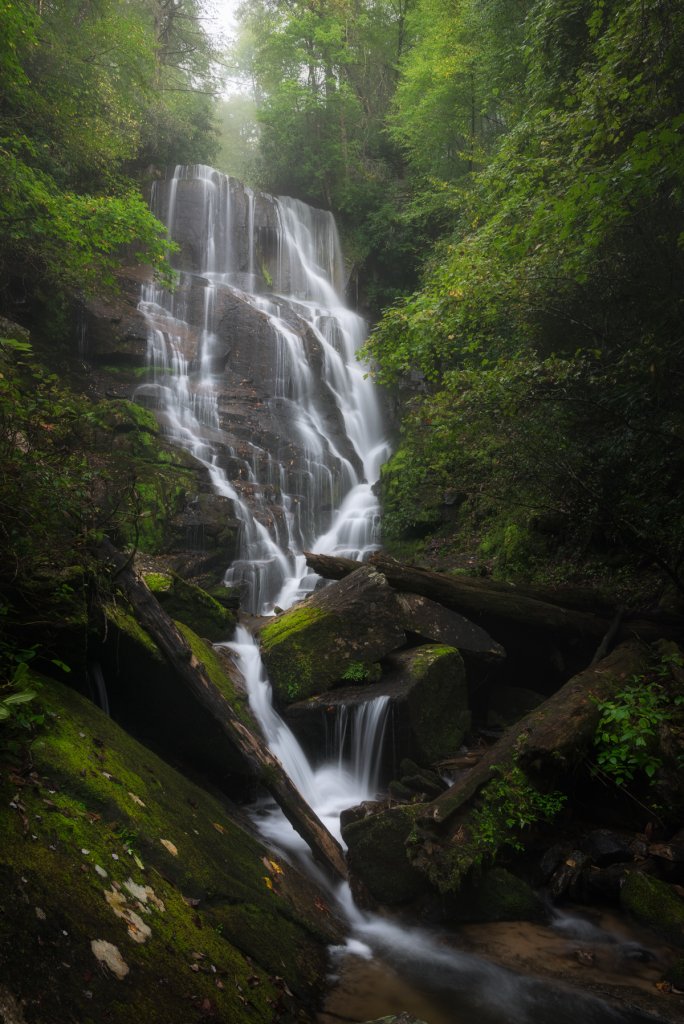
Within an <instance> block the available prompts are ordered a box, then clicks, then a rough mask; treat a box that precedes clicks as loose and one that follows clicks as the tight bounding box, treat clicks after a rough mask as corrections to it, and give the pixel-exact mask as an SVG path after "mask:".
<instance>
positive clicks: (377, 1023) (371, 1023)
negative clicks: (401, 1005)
mask: <svg viewBox="0 0 684 1024" xmlns="http://www.w3.org/2000/svg"><path fill="white" fill-rule="evenodd" d="M366 1024H425V1021H424V1020H418V1018H417V1017H412V1016H411V1014H410V1013H399V1014H395V1013H393V1014H390V1016H389V1017H377V1018H376V1019H375V1020H368V1021H366Z"/></svg>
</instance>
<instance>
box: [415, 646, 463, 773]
mask: <svg viewBox="0 0 684 1024" xmlns="http://www.w3.org/2000/svg"><path fill="white" fill-rule="evenodd" d="M410 673H411V676H412V678H413V679H414V680H417V681H419V682H420V685H419V686H415V687H414V688H413V689H412V690H411V692H410V694H409V698H408V706H409V713H410V721H411V733H412V736H413V740H414V744H415V748H416V755H417V758H418V760H419V761H420V762H421V763H423V764H433V763H434V762H435V761H438V760H440V758H443V757H449V756H451V755H453V754H455V753H456V751H457V750H458V749H459V747H460V746H461V744H462V743H463V738H464V736H465V733H466V731H467V730H468V728H469V727H470V712H469V711H468V693H467V687H466V680H465V667H464V665H463V659H462V658H461V655H460V653H459V652H458V651H457V650H456V648H455V647H448V646H445V645H440V644H426V645H424V646H423V647H420V648H418V649H417V650H416V651H415V652H412V658H411V662H410Z"/></svg>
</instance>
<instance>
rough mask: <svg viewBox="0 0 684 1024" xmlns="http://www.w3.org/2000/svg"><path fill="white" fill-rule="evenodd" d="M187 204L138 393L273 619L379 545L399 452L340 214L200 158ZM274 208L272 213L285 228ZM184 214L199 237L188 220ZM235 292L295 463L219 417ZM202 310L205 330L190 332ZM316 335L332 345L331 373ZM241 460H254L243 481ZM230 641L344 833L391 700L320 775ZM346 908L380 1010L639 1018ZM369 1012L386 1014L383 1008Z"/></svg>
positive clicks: (515, 1022)
mask: <svg viewBox="0 0 684 1024" xmlns="http://www.w3.org/2000/svg"><path fill="white" fill-rule="evenodd" d="M188 198H189V199H191V200H192V202H193V203H194V206H193V219H192V224H191V226H190V227H191V230H190V235H191V236H192V241H193V251H194V252H195V261H194V264H193V265H192V267H191V269H189V270H188V269H186V270H184V271H183V273H182V274H181V278H180V287H179V289H178V290H177V292H176V293H175V294H169V293H168V292H165V291H163V290H162V289H160V288H158V287H157V286H155V285H147V286H145V288H144V289H143V294H142V298H141V303H140V308H141V309H142V311H143V312H144V314H145V316H146V318H147V321H148V327H149V343H148V348H149V365H150V380H149V381H148V382H147V383H146V384H145V385H143V386H142V387H141V388H140V398H141V399H142V400H144V401H146V402H147V403H148V404H155V405H156V407H157V410H158V413H159V416H160V419H161V421H162V423H163V425H164V427H165V429H166V431H167V433H168V434H169V435H170V436H171V437H172V438H173V439H174V440H175V441H176V442H177V443H178V444H180V445H183V446H184V447H185V448H187V449H188V450H189V451H190V452H191V453H192V455H193V456H194V457H195V458H196V459H197V460H199V462H201V463H202V465H204V466H205V467H206V469H207V471H208V473H209V475H210V478H211V482H212V484H213V486H214V488H215V490H216V492H217V493H218V494H220V495H223V496H224V497H226V498H228V499H230V500H231V501H232V503H233V508H234V511H235V515H236V516H237V518H238V519H239V521H240V524H241V530H240V539H239V552H238V557H237V559H236V560H235V562H234V563H233V565H232V566H231V567H230V568H229V569H228V571H227V574H226V582H227V583H238V582H239V583H242V584H243V586H244V587H245V589H246V597H245V600H244V606H245V607H246V608H247V609H248V610H250V611H253V612H258V613H260V614H268V613H269V612H271V611H272V610H273V608H274V607H275V606H280V607H288V606H289V605H291V604H292V603H293V602H294V601H295V600H297V599H298V598H299V597H301V596H303V595H304V594H305V593H307V592H309V591H310V590H311V589H313V587H314V585H315V583H316V578H315V577H312V576H311V574H310V573H308V571H307V569H306V564H305V559H304V556H303V554H302V552H303V551H304V550H306V549H312V550H315V551H319V552H324V553H340V554H344V555H347V556H350V557H353V558H357V559H362V558H364V557H365V556H366V555H367V554H368V553H369V552H371V551H373V550H375V549H377V547H378V543H379V536H378V521H379V510H378V507H377V502H376V499H375V496H374V494H373V491H372V485H373V483H374V481H375V480H376V479H377V477H378V474H379V469H380V466H381V464H382V462H383V460H384V458H385V457H386V454H387V443H386V441H385V439H384V430H383V424H382V417H381V415H380V407H379V403H378V399H377V395H376V394H375V391H374V389H373V386H372V384H371V382H370V381H369V380H367V379H366V378H365V376H364V372H363V370H362V368H361V367H360V366H359V365H358V364H357V362H356V360H355V352H356V349H357V348H358V346H359V345H360V344H361V342H362V341H363V338H364V335H365V324H364V322H363V321H362V320H361V318H360V317H358V316H356V314H354V313H353V312H351V311H350V310H348V309H346V308H345V306H344V304H343V302H342V299H341V298H340V290H341V282H342V278H343V264H342V259H341V254H340V249H339V242H338V240H337V233H336V229H335V224H334V220H333V218H332V216H331V215H330V214H326V213H323V212H322V211H316V210H312V209H311V208H310V207H308V206H305V204H303V203H300V202H297V201H295V200H291V199H283V198H279V199H271V198H270V197H263V196H261V197H260V196H258V195H255V194H254V193H252V192H251V191H250V190H249V189H244V188H243V187H242V186H241V185H239V183H236V182H233V181H231V180H230V179H229V178H227V177H226V176H225V175H223V174H220V173H218V172H216V171H213V170H212V169H211V168H208V167H204V166H202V165H193V166H190V167H178V168H176V170H175V172H174V174H173V176H172V178H171V179H170V181H169V182H167V183H166V184H165V187H164V189H163V190H162V189H161V186H160V187H159V188H157V189H156V192H155V195H153V204H152V205H153V209H154V211H155V213H156V214H157V215H158V216H159V217H160V218H161V219H163V220H164V221H165V223H166V224H167V226H168V230H169V236H170V237H171V238H174V237H176V227H177V223H180V220H181V219H182V218H181V204H182V202H186V201H188ZM269 204H270V207H269ZM265 208H266V212H267V213H268V210H269V209H270V211H271V212H270V214H269V215H270V216H271V222H269V223H266V221H265V220H264V217H265V214H264V209H265ZM184 216H185V222H186V223H185V227H184V229H183V230H184V231H185V232H186V234H187V233H188V230H189V229H188V225H187V220H188V217H187V212H186V214H185V215H184ZM260 218H261V220H260ZM266 220H268V218H267V217H266ZM274 225H275V227H274ZM274 231H275V247H274V246H273V245H271V249H272V250H274V251H272V252H271V253H270V256H268V262H269V266H268V268H266V269H264V266H263V265H264V261H265V260H266V259H267V255H268V254H265V244H264V240H268V239H271V241H272V237H271V236H272V235H273V232H274ZM260 232H261V234H260ZM266 248H267V247H266ZM186 265H187V264H186ZM267 286H268V287H267ZM266 292H268V293H266ZM226 295H228V296H232V297H233V299H239V301H240V302H241V303H247V304H248V305H250V306H251V307H252V309H253V310H254V311H255V314H256V315H257V316H258V317H259V318H261V320H262V321H263V322H264V323H265V324H266V331H267V336H268V339H269V341H270V345H271V351H272V371H273V381H274V393H273V395H272V396H271V397H270V399H269V402H271V403H273V408H274V409H276V408H277V410H278V412H279V413H280V412H282V410H285V413H286V414H287V418H288V423H289V424H291V425H292V427H293V430H294V434H295V436H296V438H297V440H298V445H299V456H298V459H297V467H296V469H294V470H293V468H292V460H290V461H289V462H288V460H287V459H285V458H283V457H281V454H280V453H279V451H277V450H268V449H266V448H264V447H263V446H259V445H257V444H256V443H254V441H253V440H252V439H248V440H247V441H246V442H245V443H243V445H242V448H241V450H240V451H239V452H238V451H235V450H231V451H230V452H229V455H230V458H229V459H228V460H226V457H225V456H226V450H227V448H228V447H230V445H229V442H228V441H227V436H228V435H227V431H228V430H229V428H230V422H229V420H230V411H228V412H227V413H226V412H225V410H223V411H222V410H221V408H220V403H219V400H218V387H217V384H218V381H217V376H216V373H215V368H214V367H215V356H216V354H217V352H218V351H219V350H220V348H221V337H220V332H221V318H220V316H219V312H218V311H219V309H220V307H221V304H222V303H223V302H224V301H225V298H226ZM198 296H201V301H198ZM198 306H199V307H201V323H200V324H199V325H197V323H195V324H192V323H191V322H190V321H191V316H192V311H193V310H194V311H195V313H196V311H197V308H198ZM305 336H308V337H313V338H314V339H315V343H316V344H317V345H318V346H320V351H321V352H322V359H320V360H319V363H318V364H317V365H313V364H312V362H311V359H310V354H311V346H310V345H309V346H308V347H307V345H306V344H305V343H304V341H303V339H304V337H305ZM317 366H318V367H319V369H317ZM331 401H332V402H333V403H334V406H335V408H336V421H337V422H338V423H342V424H343V425H344V433H345V434H346V437H342V438H340V434H339V431H337V433H336V431H335V430H333V429H332V428H331V427H330V422H331V416H330V408H331V407H330V405H329V404H326V403H330V402H331ZM343 448H344V451H343V450H342V449H343ZM345 452H346V453H347V454H345ZM352 453H353V455H352ZM227 464H230V465H233V466H236V465H237V467H238V473H237V474H235V475H232V476H231V477H230V478H229V476H228V474H227V472H226V465H227ZM266 495H269V496H270V502H271V508H272V504H273V500H274V498H273V495H276V499H277V502H278V503H279V515H277V516H273V515H272V512H271V511H270V510H269V507H268V503H267V500H266ZM226 646H228V647H229V648H230V649H231V650H232V652H233V654H234V655H235V657H236V659H237V660H238V662H239V666H240V669H241V671H242V674H243V676H244V677H245V680H246V682H247V685H248V691H249V699H250V704H251V707H252V710H253V713H254V714H255V716H256V718H257V719H258V721H259V723H260V725H261V728H262V730H263V732H264V735H265V737H266V739H267V741H268V743H269V746H270V748H271V750H272V751H273V753H274V754H275V755H276V756H277V757H278V758H279V760H280V761H281V763H282V764H283V766H284V768H285V770H286V771H287V772H288V774H289V775H290V777H291V778H292V780H293V782H294V783H295V785H296V786H297V787H298V789H299V790H300V791H301V793H302V794H303V796H304V798H305V799H306V800H307V802H308V803H309V804H310V805H311V806H312V808H313V809H314V810H315V811H316V813H317V814H318V816H319V817H320V818H321V820H322V821H323V822H324V823H325V824H326V826H327V827H328V829H329V830H330V832H331V833H333V834H334V835H336V836H337V837H338V838H340V830H339V815H340V812H341V811H342V810H343V809H344V808H346V807H350V806H353V805H356V804H358V803H360V802H361V801H363V800H367V799H370V798H373V797H374V796H375V795H376V790H377V787H378V783H379V779H378V770H379V763H380V754H381V745H382V737H383V732H384V728H385V724H386V721H387V701H386V700H380V701H375V702H372V703H370V702H369V703H368V704H367V705H365V706H362V707H361V708H358V709H356V710H355V711H354V712H353V713H352V712H349V713H347V714H343V715H341V716H340V718H339V719H338V732H337V744H336V747H337V749H336V752H334V754H333V757H332V758H331V760H329V761H328V762H327V763H325V764H323V765H319V766H317V767H314V766H312V765H311V764H310V763H309V762H308V759H307V758H306V756H305V755H304V753H303V751H302V749H301V747H300V746H299V744H298V742H297V740H296V738H295V737H294V735H293V734H292V732H291V731H290V730H289V728H288V727H287V726H286V725H285V723H284V722H283V721H282V719H281V718H280V717H279V716H278V715H277V714H276V712H275V711H274V709H273V707H272V704H271V694H270V685H269V683H268V680H267V678H266V676H265V673H264V670H263V667H262V663H261V658H260V654H259V651H258V648H257V646H256V644H255V642H254V640H253V638H252V637H251V635H250V634H249V633H248V632H247V631H246V630H245V629H243V628H240V629H239V630H238V632H237V634H236V636H235V638H234V640H233V641H232V642H231V643H229V644H227V645H226ZM345 751H350V752H351V753H349V754H347V755H345V753H344V752H345ZM255 820H256V822H257V824H258V827H259V829H260V830H261V831H262V833H263V834H264V835H265V836H266V837H267V838H268V839H269V840H270V841H271V842H273V843H274V844H276V845H277V846H278V847H280V848H284V849H285V850H286V851H289V852H290V853H292V854H294V855H296V856H297V857H300V858H301V857H305V858H308V860H309V862H310V857H309V853H308V849H307V848H306V846H305V844H304V843H303V841H302V840H301V839H300V837H299V836H298V835H297V834H296V833H295V832H294V830H293V829H292V827H291V826H290V825H289V823H288V822H287V821H286V819H285V818H284V816H283V815H282V814H281V813H280V811H279V810H278V809H277V808H276V807H275V806H274V805H272V804H270V803H266V802H265V803H264V804H263V805H261V806H260V807H258V808H257V809H256V810H255ZM310 863H311V862H310ZM311 870H312V871H313V865H312V864H311ZM335 898H336V899H337V901H338V905H339V907H340V910H341V913H342V914H343V915H344V917H345V918H346V920H347V921H348V923H349V929H350V937H349V940H348V942H347V945H346V946H345V947H344V949H343V950H340V951H337V952H338V954H340V955H341V954H343V955H344V956H346V957H347V958H349V957H350V956H351V957H352V959H353V960H355V961H356V962H365V961H368V960H369V958H372V957H379V958H380V960H381V961H382V963H383V964H384V967H383V970H384V971H385V974H387V972H389V974H390V975H392V972H394V977H395V979H396V985H395V993H396V994H395V996H391V995H390V996H388V998H387V999H386V1000H385V1002H384V1003H383V1004H382V1005H381V1007H380V1010H379V1011H378V1012H373V1014H372V1015H373V1016H380V1015H381V1013H382V1012H384V1013H390V1012H401V1011H402V1010H404V1009H407V1008H408V1009H413V1012H420V1007H422V1005H423V1004H422V1003H419V1004H417V1005H416V1007H413V1006H412V1005H410V1003H411V999H412V998H413V995H412V993H414V992H416V991H417V992H428V993H429V995H428V996H427V997H426V999H427V1003H426V1005H427V1006H428V1010H427V1011H426V1013H429V1014H430V1016H429V1018H428V1017H427V1016H426V1019H427V1021H428V1024H546V1022H548V1024H565V1022H567V1024H570V1022H571V1021H572V1022H573V1024H574V1022H575V1021H576V1020H579V1019H582V1020H584V1021H587V1022H596V1024H599V1022H600V1024H624V1021H625V1018H624V1016H623V1015H620V1014H617V1013H613V1011H611V1010H610V1009H608V1008H607V1007H605V1006H603V1005H602V1004H598V1003H595V1002H593V1001H591V1000H586V999H583V998H581V997H578V996H577V995H576V994H573V995H572V996H571V998H568V993H566V992H565V991H563V992H560V991H559V990H551V989H548V988H547V987H545V986H542V985H541V984H540V983H539V982H534V981H529V980H525V979H522V978H520V977H518V976H516V975H514V974H512V973H510V972H508V971H505V970H503V969H500V968H498V967H496V966H494V965H492V964H488V963H487V962H486V961H484V960H481V959H478V958H476V957H474V956H471V955H469V954H466V953H463V952H459V951H457V950H455V949H454V948H452V947H450V946H449V945H447V944H445V943H444V942H443V941H442V940H440V938H439V937H435V936H434V935H432V934H429V933H428V932H426V931H424V930H421V929H418V928H415V927H407V926H406V925H405V924H403V923H401V922H395V921H392V920H388V919H385V918H382V917H380V916H378V915H374V914H369V913H366V912H363V911H361V910H359V909H358V908H357V907H356V906H355V905H354V902H353V900H352V898H351V895H350V892H349V889H348V887H346V886H344V887H342V889H341V890H339V891H338V892H336V893H335ZM371 1004H372V1005H373V1007H374V1010H377V1008H376V1007H375V1004H374V1003H373V1001H372V999H370V998H369V1005H371ZM361 1012H364V1011H361ZM327 1019H328V1018H326V1020H327ZM345 1019H346V1020H350V1021H352V1020H365V1019H367V1017H366V1016H365V1013H364V1015H363V1016H353V1017H352V1016H348V1017H345Z"/></svg>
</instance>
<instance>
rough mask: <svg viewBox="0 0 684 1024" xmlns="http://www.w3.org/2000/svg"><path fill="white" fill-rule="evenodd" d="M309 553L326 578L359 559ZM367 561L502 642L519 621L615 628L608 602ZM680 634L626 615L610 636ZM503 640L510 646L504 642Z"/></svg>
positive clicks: (380, 557) (582, 630)
mask: <svg viewBox="0 0 684 1024" xmlns="http://www.w3.org/2000/svg"><path fill="white" fill-rule="evenodd" d="M305 555H306V561H307V565H308V566H309V568H311V569H313V571H314V572H316V573H318V574H319V576H322V577H323V578H324V579H333V580H337V579H342V578H343V577H344V576H348V575H349V573H352V572H354V571H355V570H356V569H358V567H359V563H358V562H355V561H353V560H352V559H351V558H341V557H339V556H332V555H320V554H317V553H314V552H305ZM369 562H370V563H371V564H372V565H373V566H375V568H376V569H377V570H378V572H381V573H382V575H383V576H385V578H386V579H387V582H388V583H389V584H390V586H391V587H393V588H394V589H395V590H399V591H405V592H407V593H413V594H421V595H422V596H423V597H427V598H430V599H431V600H432V601H436V602H438V603H439V604H442V605H444V607H445V608H451V609H452V610H453V611H456V612H459V613H460V614H461V615H465V616H466V618H468V619H471V620H472V621H473V622H475V623H476V624H477V625H479V626H481V627H482V628H483V629H486V630H487V631H488V632H490V633H491V634H492V635H493V636H494V637H495V638H496V639H499V640H501V637H500V636H499V635H498V633H499V632H500V631H501V628H502V627H504V628H505V627H506V626H508V627H510V626H511V625H515V624H518V625H521V626H524V627H525V628H526V629H530V630H538V631H540V632H549V633H553V634H554V635H555V636H556V637H557V638H559V639H560V638H566V639H568V640H573V639H575V640H582V641H586V642H587V643H588V642H589V641H594V642H595V644H599V643H600V641H601V640H603V638H604V637H605V636H606V633H607V632H608V630H609V628H610V626H611V621H610V620H611V618H612V616H606V614H605V611H606V608H605V603H603V604H601V603H599V604H598V607H599V608H600V614H597V613H595V612H590V611H579V610H576V609H574V608H566V607H564V606H563V605H562V604H561V603H559V602H560V601H561V600H562V595H559V597H558V599H554V601H553V602H552V601H550V600H548V595H546V594H545V595H544V596H543V597H541V596H533V592H532V591H530V590H529V589H528V588H518V587H516V586H515V584H502V583H500V582H497V581H493V580H489V579H481V578H475V577H471V576H447V575H445V574H444V573H439V572H433V571H431V570H429V569H420V568H418V567H417V566H414V565H407V564H404V563H403V562H398V561H396V559H394V558H391V557H390V556H389V555H385V554H383V553H382V552H378V553H377V554H374V555H371V557H370V558H369ZM681 632H682V623H681V619H678V620H671V619H658V620H656V619H649V618H646V617H639V618H637V617H635V616H632V617H630V616H629V615H627V614H624V615H623V617H622V621H621V622H620V623H619V627H618V628H617V630H616V633H615V635H614V636H612V637H611V640H612V639H615V640H616V641H617V642H619V641H621V640H628V639H631V638H633V637H638V638H639V639H641V640H644V641H645V642H651V641H653V640H657V639H659V638H660V637H663V636H667V637H677V636H679V635H680V634H681ZM502 642H503V643H504V646H506V644H505V641H503V640H502ZM594 649H595V648H592V653H593V650H594ZM587 657H588V658H589V657H590V655H588V656H587ZM586 663H587V662H586V661H585V662H584V663H583V664H586Z"/></svg>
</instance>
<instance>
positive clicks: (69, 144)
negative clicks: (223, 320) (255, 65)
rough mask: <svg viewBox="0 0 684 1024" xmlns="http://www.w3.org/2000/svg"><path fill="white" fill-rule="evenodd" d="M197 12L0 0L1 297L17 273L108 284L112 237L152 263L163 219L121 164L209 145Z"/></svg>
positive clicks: (39, 284) (43, 286)
mask: <svg viewBox="0 0 684 1024" xmlns="http://www.w3.org/2000/svg"><path fill="white" fill-rule="evenodd" d="M167 8H168V9H167ZM197 15H198V8H197V6H196V4H195V0H179V2H178V3H174V4H171V5H166V6H162V7H158V6H157V5H156V4H152V3H151V2H149V0H134V2H133V3H125V2H123V0H98V3H95V4H89V5H88V4H86V5H83V4H82V3H80V2H78V0H62V2H60V3H59V4H42V5H38V6H37V7H34V6H32V5H30V4H28V3H24V2H23V0H13V2H10V0H0V17H1V18H2V26H3V31H2V38H1V39H0V181H2V187H1V188H0V229H1V230H2V236H3V241H4V246H3V250H2V254H1V255H0V305H6V306H7V307H8V308H11V306H12V302H13V293H14V292H15V291H16V289H17V287H19V288H20V289H21V291H22V293H23V291H24V290H25V288H26V287H27V285H28V287H29V289H30V291H31V292H32V294H33V296H34V297H35V298H37V299H46V298H47V296H48V295H49V294H50V295H52V296H54V292H55V290H56V291H57V292H61V293H64V292H70V291H74V290H77V291H80V292H93V291H94V290H97V289H98V288H102V287H104V288H105V289H108V288H111V287H112V286H113V285H114V284H115V271H116V267H117V265H118V263H119V261H120V256H121V253H122V252H123V251H124V248H125V249H126V250H128V251H130V250H131V249H132V250H133V251H137V253H138V256H139V258H140V259H144V260H147V261H149V262H150V263H152V265H153V266H154V267H155V268H156V269H158V270H162V271H163V266H164V261H165V242H164V231H163V229H162V228H161V226H160V225H159V224H158V223H157V222H156V221H155V220H154V218H153V217H152V216H151V215H150V214H149V212H148V211H147V209H146V206H145V204H144V202H143V200H142V197H140V196H139V195H137V194H136V189H135V185H134V183H133V182H132V181H130V180H127V177H126V175H127V174H130V173H131V172H132V171H133V172H134V171H135V170H136V168H140V167H141V166H143V165H144V166H148V165H149V164H151V163H152V162H154V161H155V160H160V161H163V162H169V163H175V162H182V161H185V160H202V159H203V158H206V157H208V156H210V155H211V153H212V151H213V148H214V142H215V139H214V133H213V128H212V124H211V97H210V96H209V95H206V93H208V92H210V91H211V88H212V87H213V74H212V71H211V67H210V64H211V57H212V51H211V47H210V46H209V44H208V42H207V39H206V37H205V35H204V32H203V29H202V27H201V23H200V21H199V19H198V16H197ZM167 279H168V274H167Z"/></svg>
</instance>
